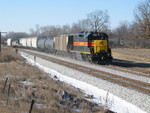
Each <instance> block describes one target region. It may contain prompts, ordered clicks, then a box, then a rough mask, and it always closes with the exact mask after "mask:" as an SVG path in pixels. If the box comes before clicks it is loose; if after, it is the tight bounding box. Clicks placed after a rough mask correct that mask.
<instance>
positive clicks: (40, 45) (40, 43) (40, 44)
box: [37, 37, 47, 51]
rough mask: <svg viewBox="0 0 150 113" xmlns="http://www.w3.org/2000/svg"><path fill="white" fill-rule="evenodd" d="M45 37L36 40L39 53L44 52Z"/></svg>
mask: <svg viewBox="0 0 150 113" xmlns="http://www.w3.org/2000/svg"><path fill="white" fill-rule="evenodd" d="M46 39H47V38H46V37H38V38H37V49H38V50H40V51H44V50H45V41H46Z"/></svg>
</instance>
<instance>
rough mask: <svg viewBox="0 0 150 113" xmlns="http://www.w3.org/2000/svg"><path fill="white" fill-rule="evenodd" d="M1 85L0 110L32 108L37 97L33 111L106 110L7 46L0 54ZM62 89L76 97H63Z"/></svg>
mask: <svg viewBox="0 0 150 113" xmlns="http://www.w3.org/2000/svg"><path fill="white" fill-rule="evenodd" d="M6 78H8V81H7V84H6V87H5V88H4V86H5V82H6ZM56 79H57V78H56ZM25 82H26V84H25ZM9 86H10V88H9ZM0 89H1V91H0V113H21V112H22V113H23V112H29V109H30V105H31V101H32V100H34V101H35V102H34V106H33V109H32V113H70V112H75V111H74V110H73V109H76V108H80V110H81V113H106V112H107V110H106V109H105V108H103V107H99V106H98V107H97V105H96V104H94V103H92V102H88V101H86V100H85V94H83V93H82V92H81V91H80V90H78V89H74V88H72V87H71V86H69V85H67V84H64V83H62V82H60V81H58V80H53V79H51V78H50V77H49V76H48V75H47V74H46V73H44V72H42V71H41V70H39V69H38V68H36V67H33V66H31V65H29V64H27V63H26V62H25V60H24V59H23V58H22V57H21V56H20V55H19V54H16V53H15V51H14V50H13V49H11V48H7V47H3V48H2V53H1V57H0ZM9 89H10V90H9ZM63 91H67V92H69V95H72V97H73V100H63V99H62V95H63V94H62V92H63ZM75 102H76V103H75Z"/></svg>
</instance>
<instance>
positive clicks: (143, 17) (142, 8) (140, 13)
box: [135, 0, 150, 39]
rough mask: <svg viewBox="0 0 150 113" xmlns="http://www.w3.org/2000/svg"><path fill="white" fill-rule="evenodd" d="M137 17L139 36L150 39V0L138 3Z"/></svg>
mask: <svg viewBox="0 0 150 113" xmlns="http://www.w3.org/2000/svg"><path fill="white" fill-rule="evenodd" d="M135 19H136V22H137V24H139V27H140V30H139V33H138V37H142V38H145V39H150V0H147V1H146V2H142V3H141V4H139V5H138V7H137V11H136V12H135Z"/></svg>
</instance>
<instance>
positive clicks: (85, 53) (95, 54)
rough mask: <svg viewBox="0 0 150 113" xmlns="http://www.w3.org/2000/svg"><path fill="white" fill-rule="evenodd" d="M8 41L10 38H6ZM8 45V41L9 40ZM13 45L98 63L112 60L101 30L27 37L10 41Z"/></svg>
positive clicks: (106, 36)
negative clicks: (54, 35)
mask: <svg viewBox="0 0 150 113" xmlns="http://www.w3.org/2000/svg"><path fill="white" fill-rule="evenodd" d="M8 40H9V41H10V39H8ZM9 45H10V42H9ZM11 46H13V47H23V48H28V49H35V50H39V51H44V52H49V53H53V54H61V55H66V56H71V57H73V58H76V59H78V57H79V56H80V57H81V59H83V60H85V61H90V62H94V63H99V64H109V63H110V62H111V61H112V59H113V58H112V55H111V49H110V47H109V41H108V35H107V34H106V33H103V32H80V33H76V34H70V35H61V36H56V37H53V38H51V37H28V38H18V39H16V40H14V39H13V40H12V41H11Z"/></svg>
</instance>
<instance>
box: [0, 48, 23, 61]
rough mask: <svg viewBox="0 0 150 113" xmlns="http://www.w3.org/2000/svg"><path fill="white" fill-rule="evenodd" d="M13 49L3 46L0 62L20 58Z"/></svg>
mask: <svg viewBox="0 0 150 113" xmlns="http://www.w3.org/2000/svg"><path fill="white" fill-rule="evenodd" d="M14 51H15V50H14V49H12V48H10V47H3V46H2V51H1V54H0V62H10V61H16V60H20V59H21V57H20V56H19V55H18V54H16V53H15V52H14Z"/></svg>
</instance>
